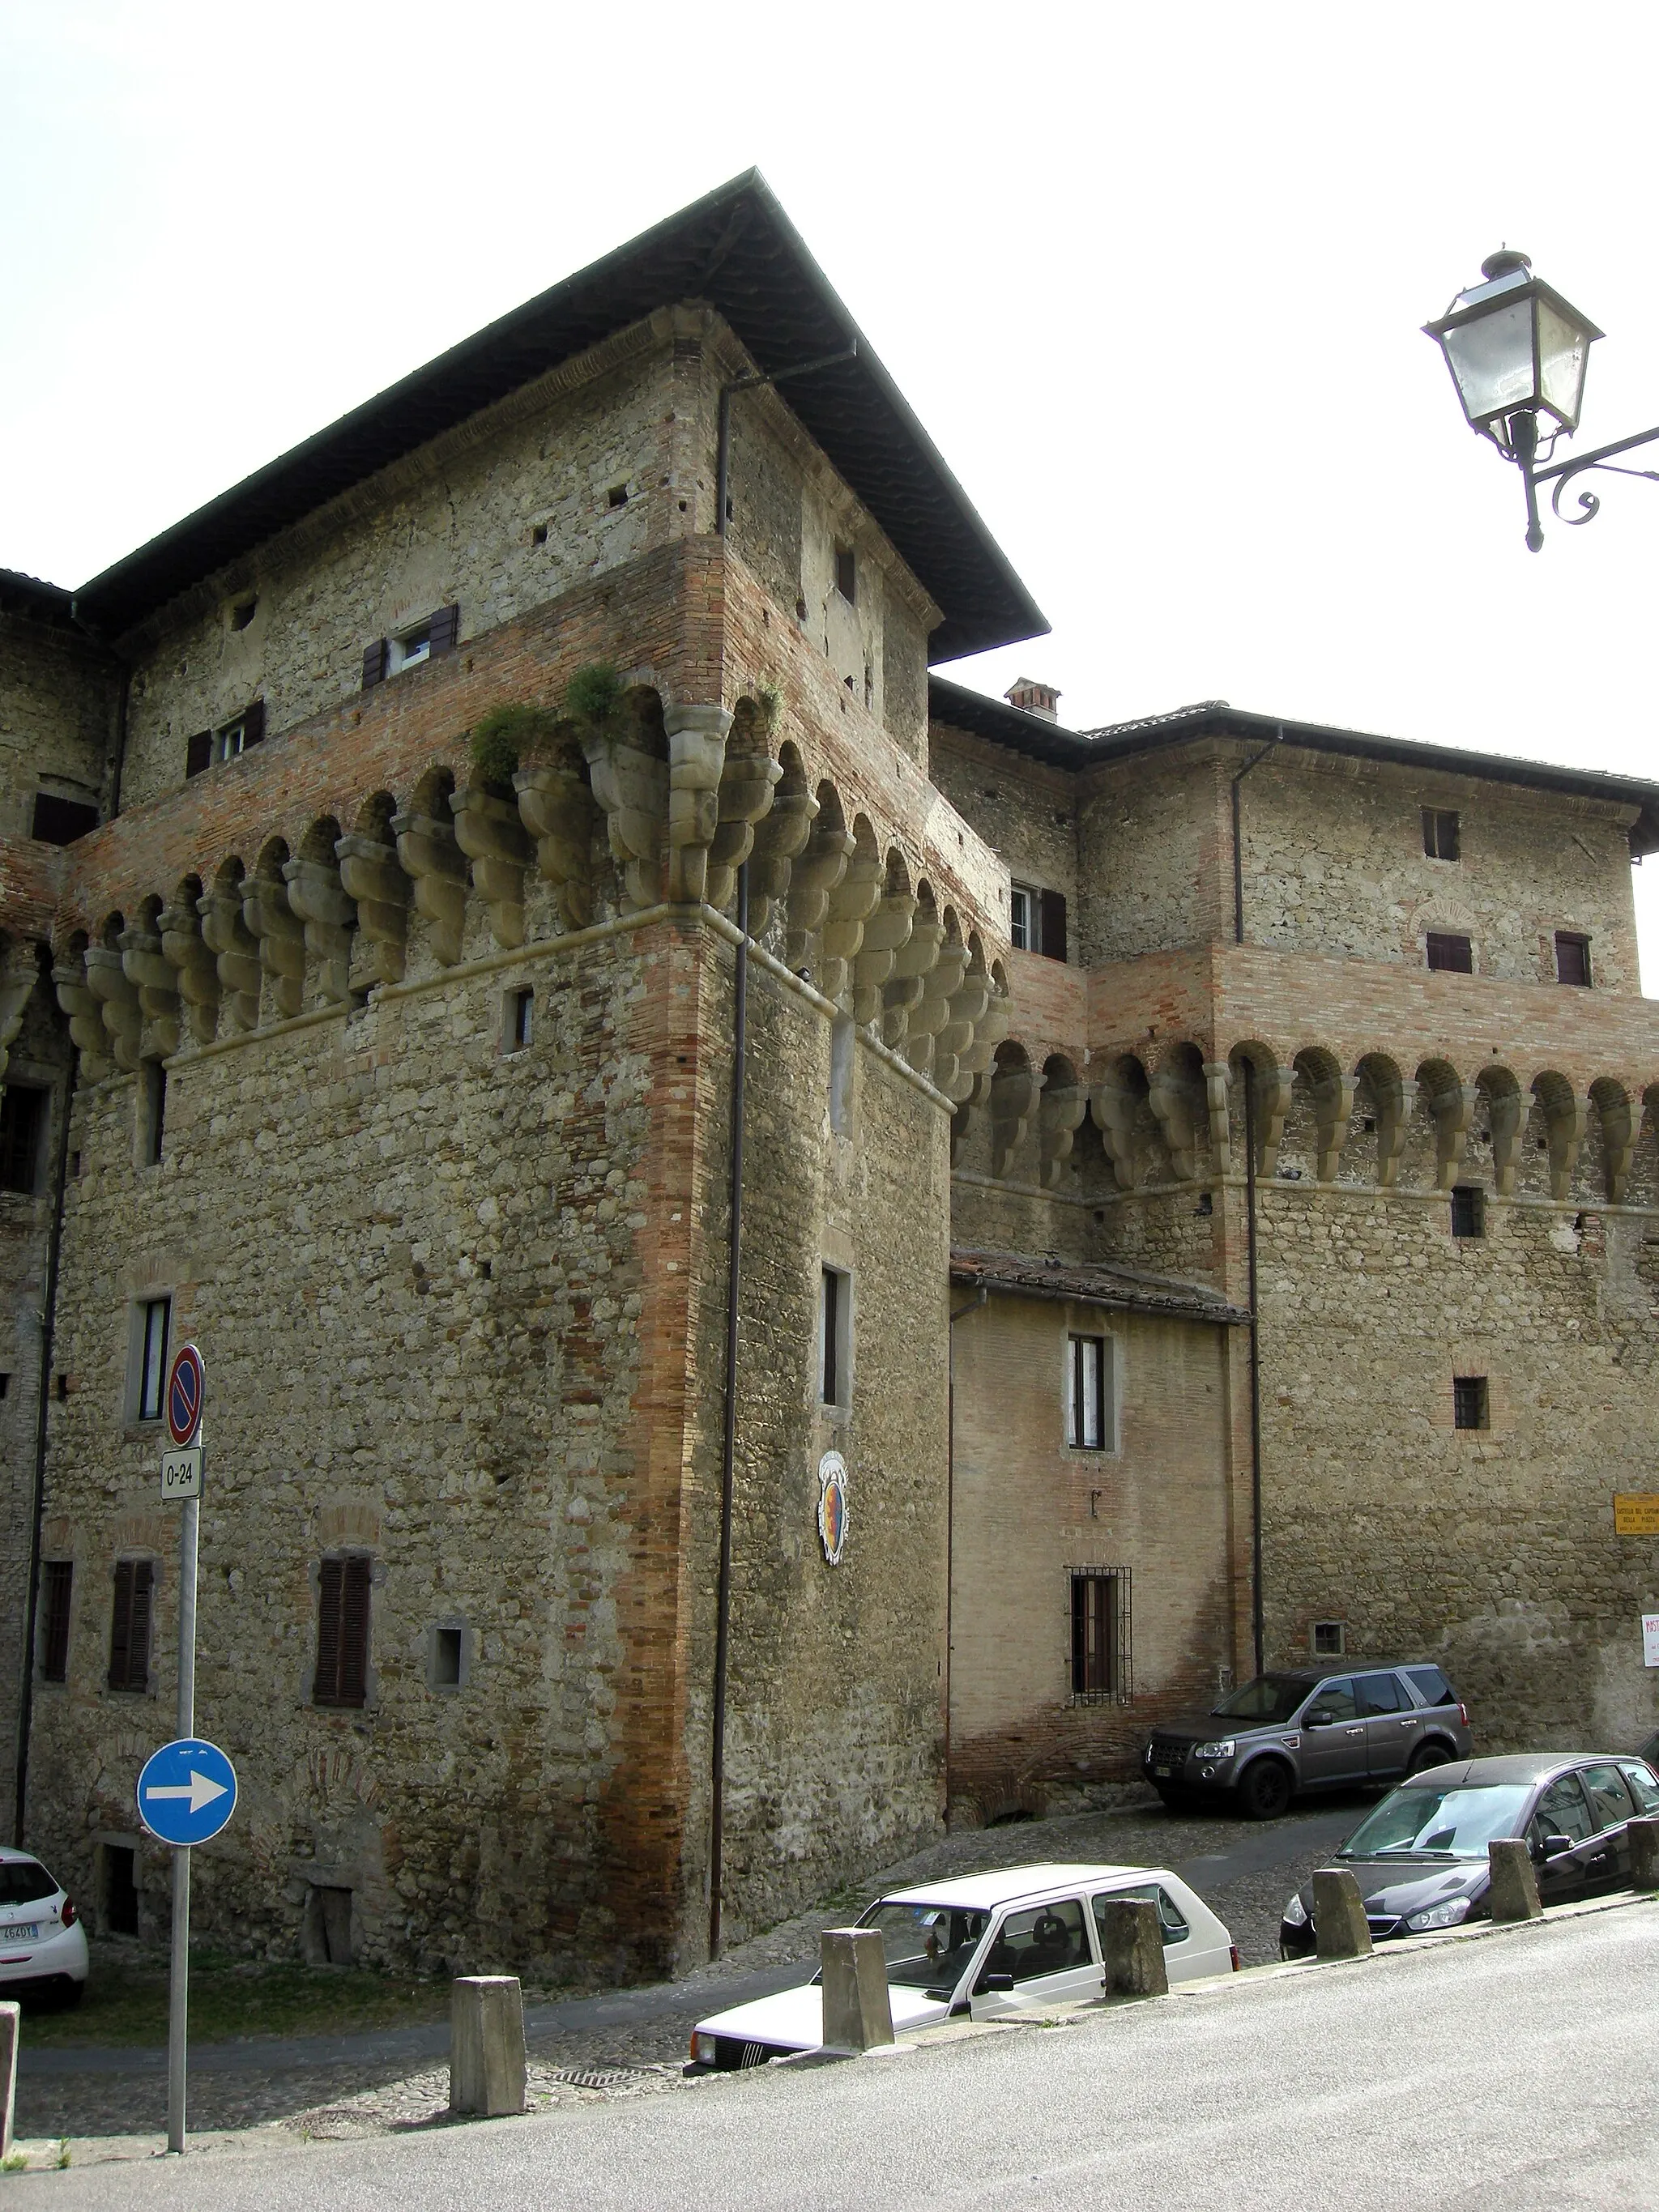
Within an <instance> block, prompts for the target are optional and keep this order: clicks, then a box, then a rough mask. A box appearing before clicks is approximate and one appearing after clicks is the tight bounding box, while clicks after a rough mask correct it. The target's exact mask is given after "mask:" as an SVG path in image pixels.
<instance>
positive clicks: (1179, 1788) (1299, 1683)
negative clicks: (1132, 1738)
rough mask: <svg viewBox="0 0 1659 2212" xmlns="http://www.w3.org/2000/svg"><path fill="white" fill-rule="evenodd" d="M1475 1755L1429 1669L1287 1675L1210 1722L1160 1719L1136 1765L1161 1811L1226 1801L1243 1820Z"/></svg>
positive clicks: (1238, 1695) (1261, 1684) (1258, 1684)
mask: <svg viewBox="0 0 1659 2212" xmlns="http://www.w3.org/2000/svg"><path fill="white" fill-rule="evenodd" d="M1473 1750H1474V1737H1473V1736H1472V1735H1470V1733H1469V1717H1468V1712H1467V1711H1465V1709H1464V1707H1463V1706H1462V1704H1461V1703H1460V1702H1459V1700H1458V1696H1457V1692H1456V1691H1455V1690H1454V1689H1453V1687H1452V1686H1451V1684H1450V1683H1449V1681H1448V1680H1446V1678H1445V1676H1444V1674H1442V1672H1441V1670H1440V1669H1439V1668H1438V1667H1437V1666H1436V1665H1435V1664H1434V1663H1433V1662H1432V1661H1431V1660H1426V1659H1419V1660H1411V1661H1407V1662H1402V1663H1401V1664H1399V1665H1386V1664H1383V1663H1381V1662H1376V1661H1373V1662H1372V1663H1371V1664H1370V1666H1369V1667H1357V1666H1355V1665H1354V1663H1353V1662H1352V1660H1350V1661H1349V1662H1347V1663H1346V1665H1343V1664H1334V1665H1329V1666H1325V1667H1286V1668H1280V1669H1279V1671H1278V1672H1277V1673H1275V1674H1259V1675H1258V1676H1257V1677H1256V1679H1255V1681H1253V1682H1246V1683H1245V1685H1244V1686H1243V1688H1242V1689H1238V1690H1235V1691H1233V1692H1232V1693H1231V1696H1229V1697H1226V1698H1224V1699H1222V1701H1221V1703H1220V1704H1219V1705H1217V1706H1215V1707H1214V1708H1213V1710H1212V1711H1210V1712H1208V1713H1200V1714H1195V1715H1194V1716H1192V1717H1189V1718H1186V1719H1182V1720H1176V1721H1167V1722H1165V1723H1164V1724H1163V1725H1162V1726H1161V1727H1159V1728H1158V1729H1157V1730H1156V1732H1155V1733H1154V1734H1153V1735H1152V1738H1151V1740H1150V1741H1148V1743H1147V1745H1146V1750H1145V1752H1144V1753H1142V1756H1141V1771H1142V1772H1143V1773H1144V1774H1145V1775H1146V1779H1147V1780H1148V1781H1149V1782H1150V1783H1151V1784H1152V1787H1153V1789H1154V1790H1157V1792H1158V1796H1160V1797H1161V1798H1162V1799H1163V1800H1164V1803H1165V1804H1166V1805H1180V1804H1188V1803H1191V1802H1194V1800H1195V1799H1200V1798H1203V1797H1206V1796H1209V1797H1218V1796H1222V1795H1223V1794H1224V1793H1225V1794H1228V1795H1231V1796H1233V1797H1234V1798H1235V1799H1236V1801H1237V1803H1238V1805H1239V1806H1240V1807H1241V1808H1243V1811H1244V1812H1246V1813H1248V1814H1249V1815H1250V1817H1251V1819H1252V1820H1271V1819H1273V1816H1274V1815H1275V1814H1279V1813H1282V1812H1283V1811H1284V1810H1285V1807H1286V1806H1287V1805H1288V1804H1289V1803H1290V1802H1291V1797H1292V1796H1294V1795H1295V1794H1296V1792H1297V1791H1298V1790H1346V1789H1352V1787H1353V1786H1354V1785H1355V1784H1358V1783H1365V1782H1375V1783H1379V1784H1383V1785H1384V1786H1386V1785H1387V1784H1389V1783H1391V1782H1398V1781H1399V1779H1400V1778H1401V1775H1402V1774H1415V1773H1417V1772H1418V1771H1419V1770H1420V1769H1421V1768H1423V1767H1425V1766H1437V1765H1439V1764H1440V1763H1441V1762H1442V1761H1443V1760H1444V1759H1467V1758H1468V1756H1469V1753H1471V1752H1472V1751H1473Z"/></svg>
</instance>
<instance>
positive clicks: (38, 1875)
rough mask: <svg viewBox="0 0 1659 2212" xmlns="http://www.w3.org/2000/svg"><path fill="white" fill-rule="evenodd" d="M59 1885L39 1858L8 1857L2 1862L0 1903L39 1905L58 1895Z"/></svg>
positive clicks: (0, 1869) (0, 1865)
mask: <svg viewBox="0 0 1659 2212" xmlns="http://www.w3.org/2000/svg"><path fill="white" fill-rule="evenodd" d="M57 1894H58V1885H57V1883H56V1882H55V1881H53V1880H52V1876H51V1875H49V1874H48V1873H47V1872H46V1869H45V1867H43V1866H42V1865H41V1864H40V1861H39V1860H38V1859H8V1860H7V1861H6V1862H5V1863H3V1864H0V1905H38V1904H39V1903H40V1899H42V1898H43V1897H56V1896H57Z"/></svg>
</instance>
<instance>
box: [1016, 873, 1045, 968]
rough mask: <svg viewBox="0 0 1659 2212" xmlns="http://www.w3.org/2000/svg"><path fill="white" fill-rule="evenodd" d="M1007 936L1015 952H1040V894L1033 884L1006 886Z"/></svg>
mask: <svg viewBox="0 0 1659 2212" xmlns="http://www.w3.org/2000/svg"><path fill="white" fill-rule="evenodd" d="M1008 936H1009V940H1010V942H1011V943H1012V945H1013V947H1014V949H1015V951H1017V952H1041V951H1042V892H1041V890H1038V888H1037V886H1036V884H1009V886H1008Z"/></svg>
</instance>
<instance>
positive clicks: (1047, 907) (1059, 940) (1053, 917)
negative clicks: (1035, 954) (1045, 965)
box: [1037, 891, 1066, 960]
mask: <svg viewBox="0 0 1659 2212" xmlns="http://www.w3.org/2000/svg"><path fill="white" fill-rule="evenodd" d="M1037 949H1038V951H1040V952H1041V953H1042V957H1043V958H1044V959H1045V960H1063V959H1064V958H1065V957H1066V896H1065V893H1064V892H1063V891H1044V893H1043V894H1042V937H1041V939H1040V940H1039V943H1038V947H1037Z"/></svg>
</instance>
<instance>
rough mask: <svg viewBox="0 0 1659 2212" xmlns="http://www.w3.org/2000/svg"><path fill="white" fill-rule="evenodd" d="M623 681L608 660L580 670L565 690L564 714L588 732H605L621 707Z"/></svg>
mask: <svg viewBox="0 0 1659 2212" xmlns="http://www.w3.org/2000/svg"><path fill="white" fill-rule="evenodd" d="M622 696H623V680H622V678H621V677H620V676H619V675H618V674H617V671H616V670H615V669H614V668H613V667H612V666H611V663H610V662H609V661H608V660H596V661H593V662H592V663H590V665H588V666H587V667H586V668H579V669H578V670H577V671H576V672H575V674H574V676H573V677H572V678H571V679H570V681H569V683H568V685H567V686H566V688H565V695H564V703H565V710H566V712H567V713H568V714H569V716H570V718H571V720H573V721H576V722H580V723H581V724H582V725H583V726H584V727H585V728H586V729H590V730H600V729H604V728H605V726H607V725H608V724H609V723H610V721H611V719H612V717H613V716H614V715H615V714H616V712H617V708H618V707H620V706H621V704H622Z"/></svg>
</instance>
